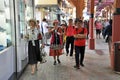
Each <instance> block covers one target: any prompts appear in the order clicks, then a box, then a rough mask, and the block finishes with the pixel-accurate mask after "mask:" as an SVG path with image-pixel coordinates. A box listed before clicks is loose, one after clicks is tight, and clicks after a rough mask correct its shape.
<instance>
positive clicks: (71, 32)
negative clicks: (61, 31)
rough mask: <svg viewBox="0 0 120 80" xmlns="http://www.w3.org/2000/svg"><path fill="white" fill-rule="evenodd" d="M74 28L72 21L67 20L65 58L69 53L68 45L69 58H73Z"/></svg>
mask: <svg viewBox="0 0 120 80" xmlns="http://www.w3.org/2000/svg"><path fill="white" fill-rule="evenodd" d="M73 35H74V26H73V20H72V19H69V21H68V27H67V28H66V52H67V54H66V55H67V56H68V53H69V45H71V49H70V56H73V48H74V36H73Z"/></svg>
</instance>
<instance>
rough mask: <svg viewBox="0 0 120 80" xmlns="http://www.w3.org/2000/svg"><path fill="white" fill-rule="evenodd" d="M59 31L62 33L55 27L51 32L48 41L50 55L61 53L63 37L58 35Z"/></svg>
mask: <svg viewBox="0 0 120 80" xmlns="http://www.w3.org/2000/svg"><path fill="white" fill-rule="evenodd" d="M61 33H62V29H61V28H57V29H56V30H54V31H53V32H52V36H51V41H50V51H49V55H50V56H59V55H62V50H63V38H62V35H60V34H61ZM56 51H57V53H56Z"/></svg>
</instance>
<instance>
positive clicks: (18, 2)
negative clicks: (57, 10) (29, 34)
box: [0, 0, 34, 80]
mask: <svg viewBox="0 0 120 80" xmlns="http://www.w3.org/2000/svg"><path fill="white" fill-rule="evenodd" d="M33 17H34V0H0V80H14V79H13V77H14V76H16V77H19V75H20V74H21V72H22V70H23V69H24V68H25V66H26V65H27V64H28V59H27V57H28V55H27V42H26V41H25V39H24V35H25V34H26V30H27V26H28V25H27V21H28V20H29V19H31V18H33Z"/></svg>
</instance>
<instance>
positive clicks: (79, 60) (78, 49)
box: [74, 20, 87, 69]
mask: <svg viewBox="0 0 120 80" xmlns="http://www.w3.org/2000/svg"><path fill="white" fill-rule="evenodd" d="M75 23H76V26H77V28H75V30H74V38H75V40H74V45H75V62H76V65H75V66H74V67H75V68H77V69H80V66H79V65H81V66H84V64H83V61H84V54H85V42H86V37H87V29H86V28H84V27H83V21H82V20H76V21H75Z"/></svg>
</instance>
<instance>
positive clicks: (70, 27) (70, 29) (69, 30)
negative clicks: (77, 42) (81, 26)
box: [66, 26, 74, 36]
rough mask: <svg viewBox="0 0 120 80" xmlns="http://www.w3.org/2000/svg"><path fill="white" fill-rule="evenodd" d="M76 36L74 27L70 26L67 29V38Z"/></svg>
mask: <svg viewBox="0 0 120 80" xmlns="http://www.w3.org/2000/svg"><path fill="white" fill-rule="evenodd" d="M73 35H74V26H68V27H67V28H66V36H73Z"/></svg>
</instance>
